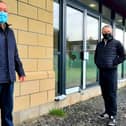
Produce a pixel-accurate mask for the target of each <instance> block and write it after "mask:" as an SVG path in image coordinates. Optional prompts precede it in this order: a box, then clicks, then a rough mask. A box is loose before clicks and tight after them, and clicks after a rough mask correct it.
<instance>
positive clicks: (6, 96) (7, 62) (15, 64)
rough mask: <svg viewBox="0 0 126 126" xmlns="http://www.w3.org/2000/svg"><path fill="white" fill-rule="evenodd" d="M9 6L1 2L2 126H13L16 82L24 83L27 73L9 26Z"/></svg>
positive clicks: (0, 98)
mask: <svg viewBox="0 0 126 126" xmlns="http://www.w3.org/2000/svg"><path fill="white" fill-rule="evenodd" d="M7 20H8V13H7V6H6V4H5V3H4V2H2V1H0V109H1V126H14V125H13V117H12V111H13V90H14V82H15V80H16V76H15V70H16V72H17V73H18V76H19V80H20V81H24V78H25V73H24V70H23V66H22V63H21V61H20V58H19V56H18V51H17V46H16V41H15V36H14V33H13V30H12V29H11V28H9V25H8V24H7Z"/></svg>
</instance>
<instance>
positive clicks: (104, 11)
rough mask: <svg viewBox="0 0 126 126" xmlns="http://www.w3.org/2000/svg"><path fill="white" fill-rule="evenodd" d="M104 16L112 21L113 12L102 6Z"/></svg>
mask: <svg viewBox="0 0 126 126" xmlns="http://www.w3.org/2000/svg"><path fill="white" fill-rule="evenodd" d="M102 15H103V17H105V18H107V19H110V18H111V11H110V9H109V8H107V7H105V6H102Z"/></svg>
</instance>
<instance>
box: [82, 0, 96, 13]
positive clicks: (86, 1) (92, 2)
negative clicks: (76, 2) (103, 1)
mask: <svg viewBox="0 0 126 126" xmlns="http://www.w3.org/2000/svg"><path fill="white" fill-rule="evenodd" d="M80 1H81V2H82V3H83V4H85V5H87V6H88V7H89V8H91V9H93V10H96V11H98V9H99V4H98V2H96V1H95V0H80Z"/></svg>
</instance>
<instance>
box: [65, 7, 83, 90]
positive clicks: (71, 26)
mask: <svg viewBox="0 0 126 126" xmlns="http://www.w3.org/2000/svg"><path fill="white" fill-rule="evenodd" d="M66 19H67V20H66V31H67V32H66V33H67V34H66V46H67V47H66V88H67V89H69V88H74V87H79V86H80V84H81V68H82V67H81V66H82V65H81V59H80V52H81V47H82V42H83V12H81V11H79V10H77V9H74V8H72V7H69V6H67V18H66Z"/></svg>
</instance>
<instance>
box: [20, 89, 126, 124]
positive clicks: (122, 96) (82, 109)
mask: <svg viewBox="0 0 126 126" xmlns="http://www.w3.org/2000/svg"><path fill="white" fill-rule="evenodd" d="M103 108H104V105H103V99H102V97H101V96H98V97H95V98H92V99H89V100H87V101H83V102H79V103H77V104H74V105H71V106H68V107H65V108H63V110H64V111H65V112H66V113H67V116H65V117H62V118H61V117H56V116H51V115H43V116H40V117H39V118H36V119H33V120H30V121H25V122H23V123H22V124H21V125H20V126H106V123H107V121H108V120H101V119H99V118H98V115H99V114H100V113H101V112H103ZM117 126H126V87H125V88H122V89H119V90H118V115H117Z"/></svg>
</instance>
